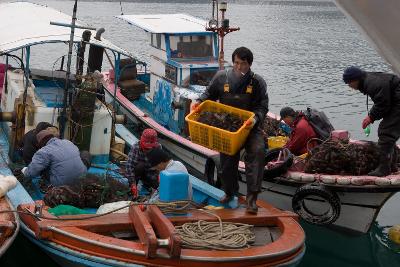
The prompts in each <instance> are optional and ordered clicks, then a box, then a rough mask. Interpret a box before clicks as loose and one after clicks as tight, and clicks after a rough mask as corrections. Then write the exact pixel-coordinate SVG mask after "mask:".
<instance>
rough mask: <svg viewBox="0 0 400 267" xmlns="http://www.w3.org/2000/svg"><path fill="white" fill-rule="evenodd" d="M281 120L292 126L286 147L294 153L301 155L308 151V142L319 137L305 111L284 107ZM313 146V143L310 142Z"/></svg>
mask: <svg viewBox="0 0 400 267" xmlns="http://www.w3.org/2000/svg"><path fill="white" fill-rule="evenodd" d="M280 115H281V120H283V121H284V122H285V123H286V124H287V125H289V126H290V127H291V128H292V132H291V134H290V139H289V141H288V142H287V143H286V145H285V148H287V149H289V150H290V152H292V153H293V154H294V155H296V156H299V155H302V154H304V153H307V144H308V142H309V141H310V140H311V139H313V138H316V137H317V134H316V133H315V131H314V129H313V127H312V126H311V124H310V123H309V122H308V121H307V119H306V117H305V116H304V114H303V112H301V111H294V109H292V108H290V107H284V108H282V109H281V111H280ZM309 145H310V147H309V148H311V147H313V144H309Z"/></svg>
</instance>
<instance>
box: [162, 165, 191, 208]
mask: <svg viewBox="0 0 400 267" xmlns="http://www.w3.org/2000/svg"><path fill="white" fill-rule="evenodd" d="M188 188H189V174H187V173H184V172H171V171H162V172H160V186H159V191H160V201H163V202H169V201H177V200H186V199H188V194H189V192H188Z"/></svg>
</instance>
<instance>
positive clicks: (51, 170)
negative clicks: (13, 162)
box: [22, 129, 87, 186]
mask: <svg viewBox="0 0 400 267" xmlns="http://www.w3.org/2000/svg"><path fill="white" fill-rule="evenodd" d="M36 137H37V142H38V147H39V150H38V151H37V152H36V153H35V154H34V155H33V157H32V162H31V163H30V164H29V165H28V167H25V168H23V169H22V173H23V174H24V176H25V177H26V178H34V177H38V176H40V175H41V174H42V173H43V172H46V173H48V176H49V180H50V184H51V185H53V186H62V185H76V184H77V183H79V180H80V177H81V176H82V175H84V174H85V173H86V172H87V167H86V166H85V165H84V163H83V162H82V159H81V156H80V152H79V149H78V147H77V146H75V145H74V144H73V143H72V142H71V141H69V140H66V139H59V138H58V137H56V136H55V134H54V132H52V131H51V130H48V129H46V130H42V131H40V132H39V133H38V134H37V136H36Z"/></svg>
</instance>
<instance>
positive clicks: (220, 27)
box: [206, 1, 240, 70]
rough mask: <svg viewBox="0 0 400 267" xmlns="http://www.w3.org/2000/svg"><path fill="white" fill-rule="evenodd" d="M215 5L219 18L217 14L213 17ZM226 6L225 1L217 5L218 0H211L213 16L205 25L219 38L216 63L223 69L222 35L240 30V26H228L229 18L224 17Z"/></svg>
mask: <svg viewBox="0 0 400 267" xmlns="http://www.w3.org/2000/svg"><path fill="white" fill-rule="evenodd" d="M215 5H216V6H217V8H218V7H219V11H221V20H219V19H218V14H217V15H216V18H214V6H215ZM226 8H227V3H226V2H221V3H220V4H219V5H218V1H213V13H212V14H213V18H212V19H211V20H210V21H209V23H208V27H206V30H207V31H212V32H215V33H217V35H218V40H219V55H218V65H219V69H220V70H223V69H224V63H225V59H224V56H225V52H224V37H225V35H227V34H228V33H230V32H233V31H238V30H240V28H231V27H229V20H228V19H225V12H226ZM220 22H221V23H220Z"/></svg>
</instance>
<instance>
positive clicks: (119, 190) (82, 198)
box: [44, 174, 131, 208]
mask: <svg viewBox="0 0 400 267" xmlns="http://www.w3.org/2000/svg"><path fill="white" fill-rule="evenodd" d="M130 198H131V194H130V189H129V186H128V185H127V184H124V183H122V182H120V181H118V179H115V178H113V177H109V176H99V175H95V174H87V175H86V176H85V178H83V179H82V181H81V183H80V185H78V186H57V187H51V188H50V189H48V190H47V192H46V194H45V196H44V202H45V203H46V205H48V206H50V207H55V206H57V205H61V204H64V205H72V206H75V207H85V208H98V207H99V206H101V205H103V204H104V203H111V202H116V201H121V200H129V199H130Z"/></svg>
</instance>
